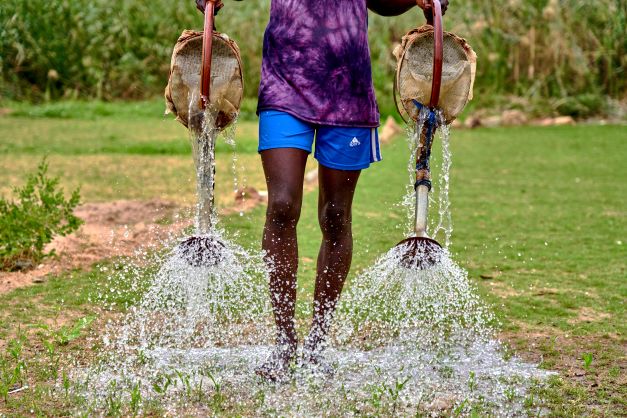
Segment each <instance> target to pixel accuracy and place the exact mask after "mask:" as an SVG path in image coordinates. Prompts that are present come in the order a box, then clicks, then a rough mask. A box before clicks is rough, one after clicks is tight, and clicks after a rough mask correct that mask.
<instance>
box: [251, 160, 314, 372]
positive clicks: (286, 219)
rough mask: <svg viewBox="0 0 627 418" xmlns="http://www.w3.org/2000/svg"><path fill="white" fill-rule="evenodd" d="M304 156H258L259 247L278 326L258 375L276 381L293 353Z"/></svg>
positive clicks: (294, 346) (294, 347) (294, 345)
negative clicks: (264, 191)
mask: <svg viewBox="0 0 627 418" xmlns="http://www.w3.org/2000/svg"><path fill="white" fill-rule="evenodd" d="M307 156H308V154H307V152H305V151H303V150H300V149H296V148H277V149H271V150H266V151H263V152H262V153H261V160H262V162H263V170H264V173H265V176H266V184H267V186H268V209H267V212H266V224H265V227H264V230H263V242H262V247H263V249H264V251H265V252H266V262H267V263H268V266H269V270H270V298H271V300H272V307H273V310H274V320H275V322H276V326H277V340H276V344H277V347H276V350H275V352H274V353H273V355H272V356H271V357H270V359H269V360H268V361H267V362H266V363H264V364H263V365H262V366H261V367H260V368H259V369H258V370H257V373H258V374H259V375H261V376H263V377H266V378H268V379H271V380H276V379H279V378H280V377H281V375H282V374H284V373H285V371H287V368H288V366H289V363H290V362H291V361H292V360H293V358H294V354H295V352H296V329H295V325H294V312H295V307H296V272H297V270H298V243H297V239H296V225H297V224H298V219H299V217H300V209H301V205H302V200H303V179H304V175H305V164H306V163H307Z"/></svg>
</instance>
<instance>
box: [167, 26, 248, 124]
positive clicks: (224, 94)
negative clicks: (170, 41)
mask: <svg viewBox="0 0 627 418" xmlns="http://www.w3.org/2000/svg"><path fill="white" fill-rule="evenodd" d="M202 40H203V34H202V32H197V31H191V30H186V31H184V32H183V33H182V34H181V36H180V37H179V39H178V41H177V42H176V45H175V46H174V51H173V52H172V61H171V64H170V78H169V80H168V85H167V87H166V89H165V100H166V106H167V108H168V110H169V111H170V112H172V113H174V115H176V120H178V121H179V122H181V123H182V124H183V125H185V127H188V126H189V125H190V123H189V121H190V117H193V116H195V115H198V114H200V113H202V112H203V110H202V109H201V107H200V74H201V71H202V68H201V67H202V65H201V64H202ZM243 92H244V82H243V80H242V65H241V58H240V53H239V48H238V47H237V44H236V43H235V42H234V41H233V40H231V39H229V37H228V36H226V35H224V34H221V33H218V32H214V33H213V47H212V56H211V93H210V94H211V97H210V100H209V102H210V104H211V106H212V108H214V109H215V110H217V116H216V128H218V129H220V130H221V129H224V128H225V127H227V126H228V125H229V124H231V123H232V122H233V120H235V118H236V117H237V114H238V112H239V107H240V104H241V102H242V95H243Z"/></svg>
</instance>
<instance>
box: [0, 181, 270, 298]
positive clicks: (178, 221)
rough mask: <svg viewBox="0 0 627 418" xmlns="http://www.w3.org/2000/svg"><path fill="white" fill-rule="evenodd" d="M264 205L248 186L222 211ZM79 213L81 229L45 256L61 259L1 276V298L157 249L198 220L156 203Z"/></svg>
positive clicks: (94, 206)
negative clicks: (76, 271) (70, 273)
mask: <svg viewBox="0 0 627 418" xmlns="http://www.w3.org/2000/svg"><path fill="white" fill-rule="evenodd" d="M264 201H265V196H264V195H263V193H262V194H259V192H257V191H256V190H254V189H253V188H246V189H245V190H241V191H239V192H238V193H237V194H236V195H235V199H234V201H233V204H232V205H231V206H229V207H227V208H224V209H223V210H221V214H222V215H228V214H231V213H236V212H246V211H248V210H251V209H253V208H254V207H256V206H257V205H259V204H261V203H263V202H264ZM76 215H77V216H78V217H79V218H81V219H82V220H83V221H84V222H85V223H84V224H83V225H82V226H81V228H80V229H79V230H78V231H77V232H75V233H73V234H71V235H68V236H66V237H56V238H55V239H54V241H53V242H51V243H50V244H49V245H48V246H47V247H46V252H50V251H53V250H54V252H55V254H56V255H54V256H52V257H49V258H47V259H45V260H44V261H43V262H42V263H41V264H40V265H38V266H36V267H35V268H33V269H31V270H27V271H18V272H0V294H3V293H7V292H9V291H11V290H13V289H17V288H20V287H25V286H29V285H32V284H35V283H43V282H44V281H45V280H46V277H47V276H54V275H58V274H60V273H62V272H64V271H68V270H72V269H83V268H89V267H90V266H92V265H93V264H94V263H96V262H99V261H102V260H106V259H110V258H113V257H119V256H132V255H134V254H135V253H136V252H137V251H145V250H150V249H154V248H158V247H159V246H160V245H163V243H164V242H167V241H169V240H170V239H171V238H174V237H176V236H178V235H179V234H180V233H181V231H182V230H183V229H184V228H186V227H188V226H190V225H191V224H192V222H193V220H192V210H191V208H184V207H180V206H178V205H177V204H176V203H173V202H169V201H164V200H156V199H153V200H148V201H135V200H118V201H113V202H103V203H87V204H84V205H81V206H79V207H78V208H77V209H76Z"/></svg>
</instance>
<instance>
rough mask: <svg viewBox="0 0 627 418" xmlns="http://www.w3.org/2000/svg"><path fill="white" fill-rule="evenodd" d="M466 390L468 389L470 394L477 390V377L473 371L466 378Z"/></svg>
mask: <svg viewBox="0 0 627 418" xmlns="http://www.w3.org/2000/svg"><path fill="white" fill-rule="evenodd" d="M468 389H470V391H471V392H474V390H475V389H477V375H476V373H475V372H474V371H471V372H470V375H469V377H468Z"/></svg>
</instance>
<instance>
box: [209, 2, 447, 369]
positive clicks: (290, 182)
mask: <svg viewBox="0 0 627 418" xmlns="http://www.w3.org/2000/svg"><path fill="white" fill-rule="evenodd" d="M204 1H205V0H197V4H198V6H199V8H200V9H201V10H202V9H203V5H204ZM441 3H442V9H443V11H445V10H446V8H447V6H448V1H447V0H443V1H442V2H441ZM416 5H418V6H419V7H421V8H422V9H423V10H424V11H425V15H427V13H430V11H429V8H430V7H431V6H430V3H429V0H272V4H271V8H270V21H269V23H268V26H267V28H266V31H265V34H264V40H263V60H262V68H261V82H260V86H259V101H258V108H257V113H258V115H259V149H258V150H259V153H260V154H261V161H262V165H263V170H264V173H265V178H266V183H267V187H268V208H267V212H266V222H265V227H264V231H263V241H262V247H263V250H264V251H265V259H266V262H267V264H268V266H269V272H270V282H269V288H270V295H271V300H272V306H273V311H274V318H275V322H276V326H277V337H276V347H275V349H274V351H273V353H272V354H271V355H270V357H269V358H268V359H267V361H266V362H265V363H263V364H262V365H261V366H260V367H259V368H258V369H257V373H258V374H259V375H261V376H263V377H265V378H267V379H269V380H279V379H282V378H284V377H285V376H287V374H288V371H289V369H290V366H291V364H292V363H293V362H294V360H295V358H296V350H297V335H296V327H295V322H294V314H295V307H296V272H297V269H298V241H297V234H296V226H297V224H298V220H299V217H300V213H301V204H302V198H303V181H304V175H305V165H306V162H307V158H308V155H309V154H310V153H311V151H312V144H313V142H314V139H315V143H316V144H315V154H314V157H315V158H316V159H317V160H318V163H319V167H318V182H319V191H318V194H319V196H318V221H319V224H320V229H321V231H322V243H321V245H320V251H319V254H318V260H317V271H316V282H315V290H314V302H313V318H312V323H311V328H310V331H309V334H308V336H307V338H306V339H305V341H304V344H303V349H302V355H301V357H300V362H301V364H302V365H305V366H307V365H311V366H314V367H323V366H324V363H323V362H322V360H321V354H322V351H323V349H324V346H325V342H326V341H325V340H326V335H327V333H328V331H329V327H330V324H331V318H332V315H333V312H334V310H335V307H336V304H337V302H338V299H339V297H340V294H341V292H342V287H343V285H344V281H345V279H346V276H347V275H348V272H349V269H350V265H351V258H352V251H353V238H352V230H351V216H352V213H351V207H352V203H353V195H354V193H355V188H356V186H357V181H358V179H359V175H360V173H361V170H363V169H365V168H367V167H369V165H370V164H371V163H373V162H376V161H379V160H381V153H380V150H379V143H378V136H377V127H378V126H379V112H378V108H377V103H376V100H375V94H374V88H373V84H372V74H371V64H370V52H369V46H368V10H367V9H370V10H372V11H373V12H375V13H377V14H380V15H385V16H394V15H399V14H402V13H404V12H406V11H408V10H410V9H411V8H413V7H414V6H416ZM221 7H222V4H221V2H219V4H218V5H216V7H215V9H216V10H219V9H220V8H221Z"/></svg>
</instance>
